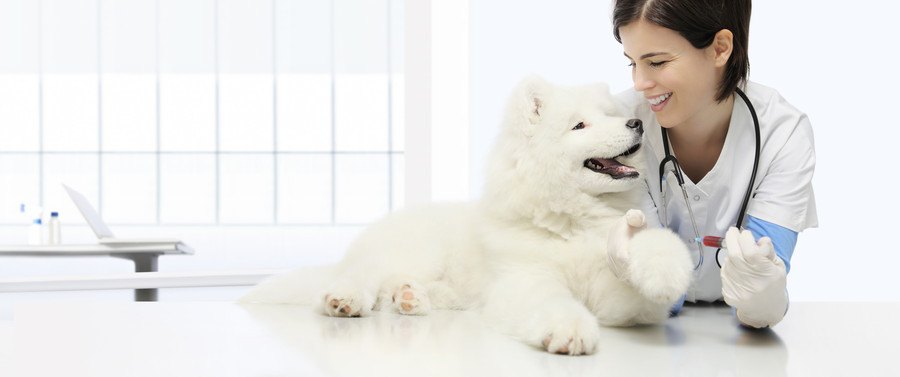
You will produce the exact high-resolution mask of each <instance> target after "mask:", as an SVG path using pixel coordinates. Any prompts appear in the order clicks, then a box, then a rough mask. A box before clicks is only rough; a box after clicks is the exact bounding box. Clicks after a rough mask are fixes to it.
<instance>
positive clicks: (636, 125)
mask: <svg viewBox="0 0 900 377" xmlns="http://www.w3.org/2000/svg"><path fill="white" fill-rule="evenodd" d="M625 126H627V127H628V128H631V129H634V130H635V131H637V133H638V134H642V133H644V123H643V122H641V120H640V119H630V120H628V122H626V123H625Z"/></svg>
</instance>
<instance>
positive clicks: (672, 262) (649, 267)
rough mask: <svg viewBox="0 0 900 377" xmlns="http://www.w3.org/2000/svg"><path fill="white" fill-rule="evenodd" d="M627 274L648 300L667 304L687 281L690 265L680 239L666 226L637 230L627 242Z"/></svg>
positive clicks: (690, 272)
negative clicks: (628, 262)
mask: <svg viewBox="0 0 900 377" xmlns="http://www.w3.org/2000/svg"><path fill="white" fill-rule="evenodd" d="M629 248H630V251H629V256H630V264H629V266H628V278H629V280H630V281H631V284H632V285H633V286H634V287H636V288H637V289H638V291H639V292H640V293H641V295H643V296H644V297H646V298H647V299H649V300H650V301H652V302H656V303H660V304H666V305H671V304H673V303H674V302H675V301H677V300H678V299H679V298H680V297H681V295H682V294H684V293H685V292H686V291H687V289H688V287H689V286H690V284H691V279H692V277H693V266H692V263H691V257H690V255H689V251H688V249H687V246H686V245H685V244H684V242H682V241H681V239H680V238H678V236H677V235H675V233H673V232H672V231H670V230H668V229H649V230H646V231H643V232H640V233H638V234H637V235H636V236H635V237H634V239H632V241H631V244H630V245H629Z"/></svg>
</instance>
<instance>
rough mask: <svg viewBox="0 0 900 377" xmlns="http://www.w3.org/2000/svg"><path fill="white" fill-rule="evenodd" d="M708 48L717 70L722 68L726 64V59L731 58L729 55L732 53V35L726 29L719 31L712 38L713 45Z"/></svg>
mask: <svg viewBox="0 0 900 377" xmlns="http://www.w3.org/2000/svg"><path fill="white" fill-rule="evenodd" d="M710 47H712V51H713V52H714V53H715V55H714V59H715V66H716V67H717V68H721V67H724V66H725V65H726V64H728V58H730V57H731V53H732V52H733V51H734V34H732V33H731V30H728V29H722V30H719V32H718V33H716V35H715V37H713V43H712V45H711V46H710Z"/></svg>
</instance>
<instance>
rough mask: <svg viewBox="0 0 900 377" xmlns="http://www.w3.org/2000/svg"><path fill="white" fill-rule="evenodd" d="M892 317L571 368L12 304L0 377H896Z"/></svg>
mask: <svg viewBox="0 0 900 377" xmlns="http://www.w3.org/2000/svg"><path fill="white" fill-rule="evenodd" d="M898 315H900V303H806V302H800V303H797V302H795V303H792V304H791V309H790V312H789V313H788V316H787V317H786V318H785V320H784V321H783V322H782V323H781V324H779V325H778V326H776V327H775V329H774V330H773V331H762V332H751V331H746V330H743V329H740V328H738V327H737V326H736V324H735V322H734V319H733V318H732V316H731V309H730V308H728V307H723V306H705V307H687V308H685V311H684V312H683V313H682V315H681V316H679V317H676V318H670V319H669V320H668V321H667V322H666V323H665V325H662V326H648V327H638V328H624V329H621V328H604V329H603V330H602V340H601V343H600V348H599V351H598V353H597V354H595V355H592V356H581V357H572V356H560V355H551V354H547V353H545V352H541V351H539V350H537V349H533V348H531V347H528V346H525V345H523V344H520V343H518V342H516V341H514V340H511V339H508V338H506V337H505V336H503V335H500V334H498V333H495V332H494V331H492V330H490V329H488V328H486V327H484V325H483V324H482V323H481V322H480V321H479V319H478V317H477V316H476V315H474V314H473V313H468V312H450V311H442V312H436V313H433V314H432V315H430V316H424V317H408V316H399V315H395V314H388V313H380V314H376V315H375V316H373V317H368V318H352V319H346V318H329V317H324V316H321V315H318V314H315V313H312V312H311V310H310V309H309V308H308V307H291V306H267V305H243V306H241V305H237V304H233V303H224V302H223V303H217V302H206V303H202V302H186V303H166V302H155V303H145V302H133V303H124V302H123V303H108V302H107V303H26V304H22V305H19V306H17V307H16V310H15V314H14V324H13V328H12V331H11V333H12V344H11V345H7V348H6V349H7V352H9V354H8V355H7V356H8V357H7V358H6V360H4V361H12V362H11V363H10V364H11V365H10V364H7V363H4V364H6V365H7V366H3V367H0V369H2V370H0V375H3V376H63V375H65V376H354V377H362V376H380V375H384V376H416V377H422V376H491V377H496V376H579V375H584V376H626V375H633V376H664V375H674V376H766V377H771V376H900V363H898V362H897V357H898V355H900V352H898V347H897V343H896V342H897V339H898V336H900V325H898V321H897V318H898ZM7 333H9V331H7ZM7 340H8V339H7ZM0 341H2V340H0ZM2 350H3V348H2V347H0V351H2ZM2 359H3V358H2V357H0V360H2ZM7 372H9V374H7Z"/></svg>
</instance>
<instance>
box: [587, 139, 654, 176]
mask: <svg viewBox="0 0 900 377" xmlns="http://www.w3.org/2000/svg"><path fill="white" fill-rule="evenodd" d="M638 149H641V144H640V143H638V144H635V145H634V146H633V147H631V148H629V149H628V150H627V151H625V152H624V153H622V154H620V155H618V156H615V157H613V158H600V157H594V158H589V159H587V160H584V167H586V168H588V169H591V170H593V171H595V172H597V173H602V174H606V175H609V176H610V177H612V178H613V179H622V178H633V177H637V176H639V175H640V173H638V171H637V169H635V168H634V167H631V166H628V165H623V164H621V163H619V161H616V159H617V158H619V157H625V156H628V155H631V154H633V153H634V152H637V151H638Z"/></svg>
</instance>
